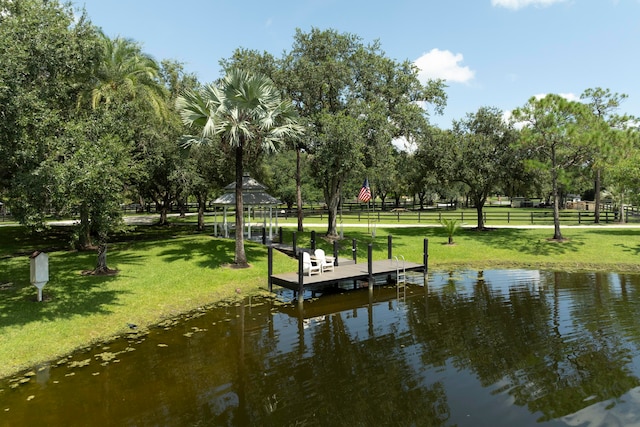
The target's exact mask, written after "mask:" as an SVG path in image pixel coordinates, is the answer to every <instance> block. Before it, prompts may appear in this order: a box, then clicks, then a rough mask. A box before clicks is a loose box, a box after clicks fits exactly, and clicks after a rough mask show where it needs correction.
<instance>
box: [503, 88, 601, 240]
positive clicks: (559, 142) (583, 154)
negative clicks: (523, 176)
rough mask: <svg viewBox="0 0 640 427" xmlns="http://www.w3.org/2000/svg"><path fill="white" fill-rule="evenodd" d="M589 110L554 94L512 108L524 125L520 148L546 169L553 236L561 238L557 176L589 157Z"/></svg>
mask: <svg viewBox="0 0 640 427" xmlns="http://www.w3.org/2000/svg"><path fill="white" fill-rule="evenodd" d="M589 113H590V112H589V108H588V107H587V106H586V105H585V104H582V103H580V102H575V101H568V100H566V99H565V98H563V97H561V96H560V95H555V94H549V95H546V96H545V97H544V98H540V99H538V98H535V97H532V98H531V99H529V101H528V103H527V104H526V105H525V106H524V107H522V108H518V109H516V110H514V112H513V118H514V120H516V121H520V122H523V123H524V125H525V126H524V128H523V129H522V131H521V139H520V142H521V144H522V147H523V149H525V150H527V151H528V152H529V153H530V156H529V157H530V158H532V159H535V160H537V161H539V162H540V163H539V164H540V165H544V167H545V169H546V170H547V171H548V177H549V181H550V182H551V188H552V193H553V206H554V223H555V231H554V236H553V238H554V239H556V240H562V239H563V237H562V233H561V232H560V220H559V208H560V183H561V180H563V179H565V174H566V173H567V172H569V170H570V169H571V168H574V167H576V166H579V165H582V164H584V163H585V162H586V161H587V159H588V157H589V148H590V146H589V143H588V141H589V139H588V137H587V135H586V129H587V126H586V124H587V122H588V119H589Z"/></svg>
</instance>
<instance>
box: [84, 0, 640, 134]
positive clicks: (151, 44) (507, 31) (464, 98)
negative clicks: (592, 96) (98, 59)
mask: <svg viewBox="0 0 640 427" xmlns="http://www.w3.org/2000/svg"><path fill="white" fill-rule="evenodd" d="M73 3H74V5H76V6H78V7H83V6H84V7H85V9H86V11H87V13H88V15H89V17H90V19H91V21H92V22H93V23H94V24H95V25H97V26H99V27H101V28H102V29H103V30H104V32H105V33H106V34H107V35H109V36H112V37H115V36H123V37H127V38H131V39H134V40H136V41H137V42H139V43H140V44H141V45H142V47H143V49H144V51H145V52H147V53H149V54H151V55H153V56H154V57H155V58H156V59H157V60H161V59H174V60H178V61H180V62H182V63H184V65H185V68H186V70H187V71H190V72H193V73H195V74H196V75H197V76H198V78H199V79H200V81H201V82H211V81H213V80H215V79H216V78H218V77H220V68H219V66H218V62H219V60H220V59H221V58H228V57H229V56H231V54H232V52H233V51H234V50H235V49H236V48H239V47H243V48H248V49H256V50H258V51H267V52H270V53H271V54H273V55H274V56H276V57H280V56H281V54H282V52H284V51H288V50H290V49H291V46H292V43H293V35H294V33H295V29H296V28H300V29H301V30H302V31H305V32H306V31H309V30H310V29H311V28H312V27H316V28H319V29H329V28H331V29H335V30H337V31H339V32H348V33H351V34H356V35H358V36H359V37H361V38H362V40H363V41H364V42H366V43H368V42H371V41H373V40H376V39H377V40H379V41H380V43H381V46H382V49H383V50H384V51H385V53H386V54H387V56H389V57H391V58H394V59H397V60H399V61H401V60H405V59H406V60H410V61H412V62H415V63H416V65H418V66H419V67H420V69H421V70H422V71H421V78H425V79H426V78H429V77H432V78H433V77H441V78H444V79H446V80H447V85H448V88H447V90H446V92H447V95H448V97H449V99H448V102H447V107H446V109H445V113H444V115H443V116H433V115H432V116H431V121H432V123H434V124H436V125H438V126H440V127H442V128H448V127H450V124H451V121H452V120H454V119H461V118H463V117H464V116H465V114H467V113H470V112H475V111H477V109H478V108H479V107H481V106H494V107H498V108H500V109H501V110H503V111H510V110H512V109H514V108H516V107H519V106H522V105H524V104H525V103H526V101H527V100H528V99H529V98H530V97H531V96H534V95H540V94H545V93H558V94H564V95H565V96H567V97H576V98H577V97H579V96H580V94H581V93H582V92H583V91H584V90H585V89H587V88H595V87H602V88H608V89H610V90H611V91H612V92H618V93H625V94H627V95H629V98H628V99H627V100H626V101H625V102H624V104H623V105H622V108H621V109H620V112H624V113H629V114H633V115H636V116H640V82H639V81H638V76H639V75H640V71H639V70H638V68H639V66H640V0H438V1H436V0H392V1H385V2H372V1H371V0H297V1H289V0H272V1H264V0H245V1H237V0H233V1H231V0H182V1H175V0H171V1H169V0H73Z"/></svg>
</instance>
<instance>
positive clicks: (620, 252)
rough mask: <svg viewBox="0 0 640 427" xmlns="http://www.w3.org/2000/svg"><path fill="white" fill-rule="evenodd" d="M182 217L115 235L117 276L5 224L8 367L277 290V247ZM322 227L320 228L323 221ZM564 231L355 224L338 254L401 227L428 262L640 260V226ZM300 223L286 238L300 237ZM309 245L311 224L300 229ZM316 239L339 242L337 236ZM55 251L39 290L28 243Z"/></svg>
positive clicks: (556, 265)
mask: <svg viewBox="0 0 640 427" xmlns="http://www.w3.org/2000/svg"><path fill="white" fill-rule="evenodd" d="M191 230H192V228H190V227H184V226H174V227H163V228H153V227H147V228H138V229H136V230H135V231H132V232H130V233H128V234H127V235H126V236H120V237H118V238H116V239H115V240H116V242H115V243H113V244H111V246H110V247H109V254H108V261H109V267H111V268H115V269H118V270H119V271H120V272H119V274H118V275H116V276H112V277H94V276H87V275H82V274H81V272H82V271H83V270H88V269H91V268H92V267H93V265H94V263H95V261H96V255H95V253H93V252H73V251H68V250H66V249H65V245H66V238H67V236H66V233H67V231H66V230H65V229H56V230H54V231H52V232H51V233H49V234H47V235H39V236H37V237H33V238H31V237H26V236H25V235H24V233H23V231H22V229H20V228H19V227H2V228H0V241H2V242H3V245H2V248H0V341H1V342H2V345H1V346H0V378H2V377H6V376H8V375H11V374H13V373H15V372H17V371H19V370H22V369H24V368H28V367H30V366H33V365H35V364H37V363H40V362H43V361H47V360H52V359H55V358H57V357H60V356H62V355H64V354H67V353H69V352H71V351H73V350H75V349H77V348H81V347H84V346H86V345H87V344H91V343H94V342H98V341H102V340H105V339H109V338H110V337H113V336H116V335H119V334H123V333H126V332H127V331H128V326H127V324H128V323H133V324H136V325H139V327H145V326H149V325H152V324H155V323H158V322H160V321H161V320H163V319H165V318H168V317H172V316H175V315H178V314H180V313H184V312H188V311H191V310H194V309H197V308H199V307H203V306H207V305H210V304H213V303H215V302H218V301H220V300H224V299H229V298H239V297H242V296H244V295H248V294H253V293H257V292H264V291H266V290H267V250H266V248H265V247H264V246H262V245H259V244H254V243H248V244H247V246H246V251H247V255H248V258H249V260H250V263H251V267H250V268H248V269H233V268H230V267H229V266H228V264H229V263H230V262H232V260H233V251H234V242H233V241H231V240H225V239H218V238H214V237H211V236H210V235H207V234H193V233H192V231H191ZM317 231H318V235H319V236H320V234H321V232H322V230H317ZM563 233H564V235H565V237H567V238H568V239H569V240H568V241H567V242H565V243H554V242H550V241H548V240H547V239H548V237H550V236H551V234H552V230H548V229H498V230H493V231H488V232H475V231H469V230H461V231H459V232H458V233H457V234H456V235H455V236H454V242H455V244H454V245H447V244H445V243H446V242H447V236H446V234H445V233H444V230H442V229H441V228H393V229H384V228H378V229H377V233H376V234H377V237H376V238H375V239H374V238H372V237H371V235H370V234H369V233H367V230H366V229H362V228H345V240H344V241H342V242H341V243H340V245H341V249H340V251H341V252H340V254H341V256H343V257H346V258H350V257H351V241H352V239H353V238H355V239H357V241H358V258H359V260H365V259H366V253H367V244H368V243H372V244H373V248H374V258H376V259H383V258H385V257H386V256H387V235H389V234H392V235H393V247H394V254H395V255H403V256H404V257H405V258H406V259H407V260H410V261H416V262H420V261H421V260H422V248H423V241H424V239H425V238H428V239H429V266H430V269H432V270H433V269H449V268H461V267H470V268H479V269H487V268H515V267H518V268H522V267H524V268H546V269H559V270H564V271H567V270H600V271H620V272H622V271H624V272H640V267H639V264H638V262H637V261H638V259H637V258H638V255H639V253H640V240H639V239H638V238H639V237H640V229H614V228H607V227H594V228H588V229H572V228H566V229H564V230H563ZM290 239H291V230H288V231H286V233H285V240H288V241H290ZM298 244H299V246H308V245H309V233H308V232H305V233H302V234H300V235H298ZM318 245H319V246H321V247H324V248H325V249H327V250H331V249H330V248H331V245H330V243H329V242H327V241H325V240H323V239H319V241H318ZM35 249H46V250H47V251H48V252H49V256H50V258H49V264H50V281H49V283H48V284H47V286H45V288H44V296H45V301H43V302H42V303H38V302H36V301H35V300H36V288H35V287H33V286H32V285H31V284H30V283H29V258H28V255H29V254H30V253H31V252H32V251H33V250H35ZM274 255H275V261H274V272H276V273H278V272H285V271H294V270H295V269H296V267H297V263H296V261H294V260H292V259H290V258H288V257H286V256H285V255H282V254H280V253H278V252H277V251H274Z"/></svg>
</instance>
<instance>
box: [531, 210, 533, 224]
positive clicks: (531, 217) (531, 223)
mask: <svg viewBox="0 0 640 427" xmlns="http://www.w3.org/2000/svg"><path fill="white" fill-rule="evenodd" d="M531 224H533V212H531Z"/></svg>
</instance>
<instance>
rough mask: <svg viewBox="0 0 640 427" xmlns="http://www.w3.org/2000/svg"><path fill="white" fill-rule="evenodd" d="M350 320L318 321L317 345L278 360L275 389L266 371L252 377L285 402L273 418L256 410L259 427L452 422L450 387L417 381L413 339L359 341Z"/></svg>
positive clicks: (332, 317)
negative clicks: (410, 353)
mask: <svg viewBox="0 0 640 427" xmlns="http://www.w3.org/2000/svg"><path fill="white" fill-rule="evenodd" d="M364 314H365V313H361V315H364ZM343 316H344V314H341V313H336V314H332V315H330V316H327V317H326V319H325V321H324V322H321V323H318V324H317V326H316V327H315V328H314V329H313V331H312V332H311V333H310V334H308V336H307V337H308V338H310V340H309V341H310V342H304V339H301V342H300V346H301V347H302V346H304V347H305V348H306V347H307V346H308V348H306V349H305V351H304V352H302V353H301V352H291V353H288V354H284V355H282V356H281V357H276V358H272V359H271V360H270V362H269V363H270V371H269V373H270V380H269V383H268V384H267V383H264V380H263V378H260V377H259V376H258V375H259V374H258V375H256V376H255V377H254V378H251V379H249V381H248V382H249V383H254V384H256V385H259V386H260V387H261V388H264V391H263V392H262V393H265V392H266V395H272V396H275V397H274V399H273V401H276V402H277V405H276V407H275V408H274V406H273V405H271V408H270V409H272V411H270V412H269V413H267V412H266V411H264V412H262V414H259V413H258V412H257V411H254V412H253V414H252V416H255V418H253V419H251V421H252V422H253V423H255V424H254V425H291V424H293V423H294V422H295V423H298V424H300V425H323V426H327V425H339V426H343V425H354V426H356V425H412V424H413V425H427V426H442V425H446V424H445V423H446V420H447V419H448V417H449V412H448V406H447V402H446V396H445V393H444V388H443V386H442V384H440V383H435V384H432V385H431V386H430V387H424V386H422V385H421V384H419V382H418V381H417V380H416V375H415V372H414V367H413V366H411V364H410V363H408V362H407V360H406V357H405V355H404V351H405V348H406V347H403V345H402V343H403V339H407V338H408V337H396V336H393V335H391V334H387V335H383V336H380V337H375V336H374V337H368V338H367V339H364V340H362V341H358V340H357V339H356V338H355V337H354V336H353V335H352V334H351V332H350V331H349V330H348V327H347V325H346V323H345V320H344V317H343ZM303 333H304V332H303ZM407 344H410V343H409V342H407ZM251 371H253V370H251ZM258 372H259V371H258ZM251 375H255V374H251ZM256 397H257V396H256ZM252 404H255V405H256V406H259V402H257V401H254V402H252Z"/></svg>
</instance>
